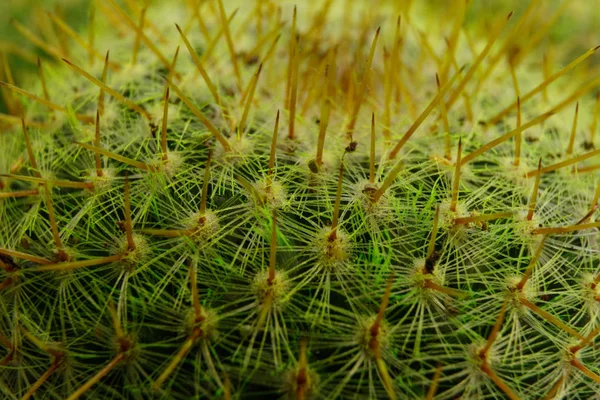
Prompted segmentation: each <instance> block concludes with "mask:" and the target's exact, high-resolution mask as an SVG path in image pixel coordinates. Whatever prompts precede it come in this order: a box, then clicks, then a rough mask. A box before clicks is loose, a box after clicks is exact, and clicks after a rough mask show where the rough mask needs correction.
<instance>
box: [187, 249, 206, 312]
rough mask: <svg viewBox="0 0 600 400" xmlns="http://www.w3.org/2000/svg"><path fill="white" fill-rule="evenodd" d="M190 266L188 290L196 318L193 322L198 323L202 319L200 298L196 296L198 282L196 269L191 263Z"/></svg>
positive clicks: (194, 264)
mask: <svg viewBox="0 0 600 400" xmlns="http://www.w3.org/2000/svg"><path fill="white" fill-rule="evenodd" d="M189 264H190V289H191V291H192V305H193V307H194V314H195V316H196V319H195V322H200V321H202V319H203V318H204V316H203V313H202V306H201V305H200V296H198V282H196V280H197V273H198V271H197V268H196V263H194V262H193V261H190V262H189Z"/></svg>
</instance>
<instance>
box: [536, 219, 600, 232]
mask: <svg viewBox="0 0 600 400" xmlns="http://www.w3.org/2000/svg"><path fill="white" fill-rule="evenodd" d="M597 227H600V222H590V223H588V224H576V225H569V226H557V227H554V228H553V227H547V228H536V229H534V230H532V231H531V233H532V234H533V235H551V234H555V233H569V232H574V231H583V230H585V229H592V228H597Z"/></svg>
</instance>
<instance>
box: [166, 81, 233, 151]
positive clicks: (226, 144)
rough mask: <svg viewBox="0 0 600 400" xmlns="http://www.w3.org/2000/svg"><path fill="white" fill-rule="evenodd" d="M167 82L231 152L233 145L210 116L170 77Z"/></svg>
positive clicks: (224, 147)
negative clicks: (207, 116)
mask: <svg viewBox="0 0 600 400" xmlns="http://www.w3.org/2000/svg"><path fill="white" fill-rule="evenodd" d="M167 82H169V86H170V87H171V88H172V89H173V90H174V91H175V93H177V96H179V98H180V99H181V101H183V102H184V103H185V105H186V106H187V107H188V108H189V109H190V111H191V112H192V113H193V114H194V115H195V116H196V117H198V119H199V120H200V122H202V123H203V124H204V125H205V126H206V128H207V129H208V130H209V131H210V132H211V133H212V134H213V136H214V137H215V139H217V140H218V141H219V143H221V146H223V149H224V150H225V151H227V152H230V151H231V145H230V144H229V142H228V141H227V139H226V138H225V136H223V134H221V132H220V131H219V130H218V129H217V127H216V126H215V125H214V124H213V123H212V122H211V121H210V120H209V119H208V118H206V116H205V115H204V114H203V113H202V111H200V110H199V109H198V107H196V106H195V105H194V103H192V101H191V100H190V99H189V98H188V97H187V96H186V95H185V94H183V92H182V91H181V89H179V87H178V86H177V85H175V84H174V83H173V82H172V81H171V80H169V79H168V78H167Z"/></svg>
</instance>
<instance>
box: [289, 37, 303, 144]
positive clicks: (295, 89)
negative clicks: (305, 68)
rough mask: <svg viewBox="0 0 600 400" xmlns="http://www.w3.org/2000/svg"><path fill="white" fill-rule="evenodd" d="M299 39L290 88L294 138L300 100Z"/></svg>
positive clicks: (290, 134) (291, 136) (290, 129)
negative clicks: (297, 107) (297, 104)
mask: <svg viewBox="0 0 600 400" xmlns="http://www.w3.org/2000/svg"><path fill="white" fill-rule="evenodd" d="M298 47H299V45H298V39H296V46H295V53H294V58H293V65H292V81H291V84H292V86H291V89H290V98H289V103H288V104H289V109H290V117H289V119H290V121H289V125H288V138H290V139H292V140H293V139H294V136H295V127H296V103H297V101H298V75H299V73H298V69H299V66H300V60H299V58H300V55H299V54H300V51H299V49H298Z"/></svg>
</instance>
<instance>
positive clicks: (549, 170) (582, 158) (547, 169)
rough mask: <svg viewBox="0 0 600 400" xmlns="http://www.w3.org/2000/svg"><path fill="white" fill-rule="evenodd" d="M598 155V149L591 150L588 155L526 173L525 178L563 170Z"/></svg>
mask: <svg viewBox="0 0 600 400" xmlns="http://www.w3.org/2000/svg"><path fill="white" fill-rule="evenodd" d="M598 154H600V149H597V150H593V151H590V152H588V153H585V154H582V155H580V156H577V157H573V158H569V159H568V160H564V161H561V162H559V163H556V164H552V165H549V166H547V167H544V168H542V169H540V170H539V171H538V170H531V171H529V172H527V175H526V177H527V178H530V177H532V176H534V175H536V174H545V173H546V172H552V171H555V170H557V169H559V168H563V167H567V166H569V165H573V164H577V163H578V162H581V161H584V160H587V159H588V158H591V157H595V156H597V155H598Z"/></svg>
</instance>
